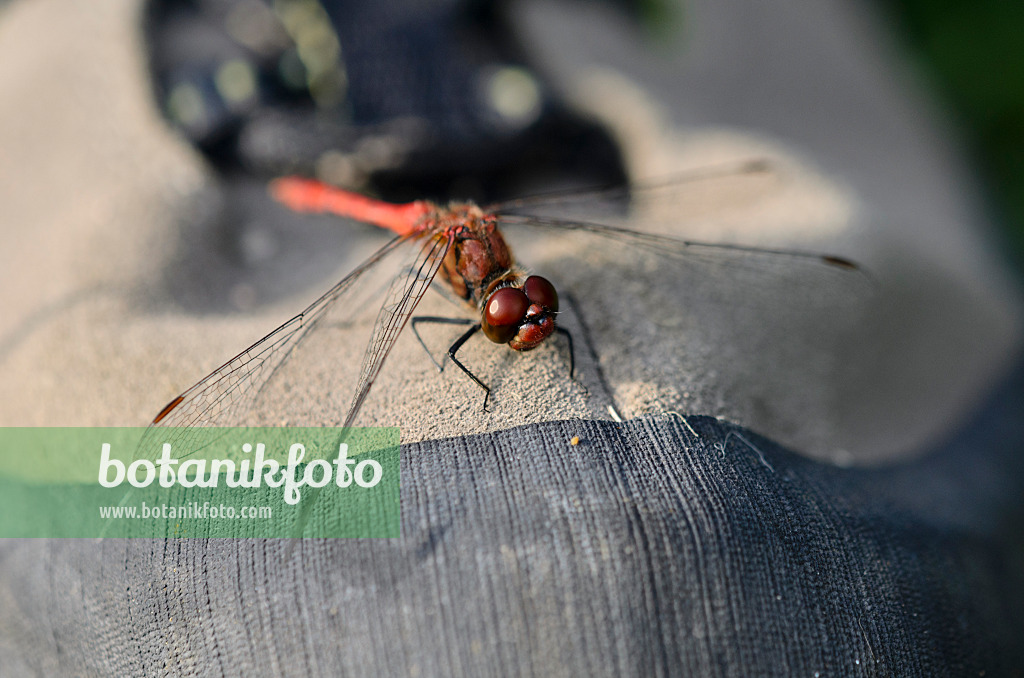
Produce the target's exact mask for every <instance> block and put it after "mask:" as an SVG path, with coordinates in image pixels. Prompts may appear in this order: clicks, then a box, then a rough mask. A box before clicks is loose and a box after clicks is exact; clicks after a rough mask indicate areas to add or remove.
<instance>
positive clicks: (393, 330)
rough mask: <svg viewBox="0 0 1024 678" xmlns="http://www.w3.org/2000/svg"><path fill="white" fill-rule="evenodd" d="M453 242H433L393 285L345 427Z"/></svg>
mask: <svg viewBox="0 0 1024 678" xmlns="http://www.w3.org/2000/svg"><path fill="white" fill-rule="evenodd" d="M452 242H453V236H452V235H451V234H450V233H449V234H444V235H435V236H434V237H432V238H430V239H429V240H428V241H427V242H426V243H425V244H424V246H423V247H421V248H419V249H418V250H417V254H416V258H415V260H414V261H413V262H412V264H411V265H408V266H406V267H404V268H403V273H402V274H401V275H399V276H398V277H396V278H395V279H394V280H393V281H392V283H391V286H390V287H389V288H388V292H387V296H386V298H385V301H384V305H383V306H381V309H380V312H379V313H378V314H377V320H376V322H375V323H374V327H373V336H372V338H371V339H370V345H369V348H368V349H367V351H366V355H365V356H364V357H363V364H362V368H361V369H360V374H359V383H358V386H357V387H356V394H355V396H354V397H353V399H352V405H351V406H350V407H349V411H348V414H347V415H346V417H345V422H344V424H343V426H350V425H351V424H352V422H353V421H354V420H355V417H356V414H357V413H358V412H359V408H360V407H361V406H362V404H363V401H364V400H365V399H366V395H367V394H368V393H369V392H370V388H371V387H372V386H373V382H374V380H375V379H376V378H377V375H378V374H379V373H380V370H381V367H383V366H384V360H385V359H386V358H387V356H388V354H389V353H390V352H391V349H392V347H394V345H395V341H396V340H397V339H398V335H399V333H400V332H401V331H402V328H404V327H405V325H406V323H407V322H409V318H411V317H412V314H413V311H415V310H416V306H417V304H419V302H420V299H422V298H423V295H424V294H426V291H427V288H429V287H430V283H431V282H432V281H433V279H434V276H435V275H437V271H438V269H440V268H441V264H442V263H443V262H444V258H445V255H446V254H447V253H448V250H449V248H450V247H451V245H452Z"/></svg>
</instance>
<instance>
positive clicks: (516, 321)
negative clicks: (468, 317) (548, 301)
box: [482, 287, 530, 344]
mask: <svg viewBox="0 0 1024 678" xmlns="http://www.w3.org/2000/svg"><path fill="white" fill-rule="evenodd" d="M529 308H530V299H529V298H528V297H527V296H526V294H525V293H524V292H523V291H522V290H520V289H517V288H515V287H503V288H501V289H500V290H497V291H496V292H495V293H494V294H492V295H491V298H490V299H488V300H487V306H486V307H485V308H484V317H483V323H482V327H483V330H484V334H486V335H487V338H488V339H490V340H491V341H493V342H496V343H498V344H507V343H508V342H510V341H512V338H513V337H515V336H516V333H517V332H518V331H519V325H520V323H522V321H523V318H524V317H525V316H526V311H527V310H528V309H529Z"/></svg>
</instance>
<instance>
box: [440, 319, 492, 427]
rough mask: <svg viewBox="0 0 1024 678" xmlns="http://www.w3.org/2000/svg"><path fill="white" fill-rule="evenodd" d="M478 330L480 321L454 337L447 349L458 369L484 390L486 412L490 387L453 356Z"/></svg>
mask: <svg viewBox="0 0 1024 678" xmlns="http://www.w3.org/2000/svg"><path fill="white" fill-rule="evenodd" d="M479 331H480V323H477V324H475V325H473V326H472V327H470V328H469V329H468V330H466V333H465V334H463V335H462V336H461V337H459V338H458V339H456V340H455V343H454V344H452V346H451V348H449V349H448V357H449V358H451V359H452V362H453V363H455V364H456V365H457V366H458V368H459V369H460V370H462V371H463V372H465V373H466V374H467V375H469V378H470V379H472V380H473V381H475V382H476V383H477V386H479V387H480V388H482V389H483V390H484V412H486V411H487V399H488V398H489V397H490V396H491V389H490V387H489V386H488V385H487V384H485V383H484V382H482V381H480V379H479V378H478V377H477V376H476V375H475V374H473V373H472V372H470V371H469V368H468V367H466V366H465V365H463V364H462V363H461V362H459V359H458V358H456V357H455V354H456V353H458V352H459V349H460V348H462V345H463V344H465V343H466V342H467V341H468V340H469V338H470V337H472V336H473V335H474V334H476V333H477V332H479Z"/></svg>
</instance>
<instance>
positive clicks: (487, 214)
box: [152, 161, 859, 426]
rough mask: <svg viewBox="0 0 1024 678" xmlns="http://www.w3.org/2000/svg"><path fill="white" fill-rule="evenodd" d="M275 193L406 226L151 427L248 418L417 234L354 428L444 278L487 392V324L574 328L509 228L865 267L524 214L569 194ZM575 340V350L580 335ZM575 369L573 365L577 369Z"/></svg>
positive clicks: (537, 335)
mask: <svg viewBox="0 0 1024 678" xmlns="http://www.w3.org/2000/svg"><path fill="white" fill-rule="evenodd" d="M767 171H770V168H769V167H768V165H767V164H766V163H765V162H763V161H754V162H748V163H742V164H740V165H731V166H729V167H727V168H719V169H711V170H703V171H700V172H696V173H693V174H691V175H685V176H682V177H676V178H675V179H673V180H671V181H669V182H665V183H663V184H659V185H652V186H650V187H648V189H649V190H654V191H658V190H661V188H662V187H663V186H666V185H667V186H678V185H680V184H683V183H690V182H695V181H701V180H706V179H709V178H713V177H716V176H724V175H733V176H734V175H742V174H756V173H762V172H767ZM648 189H636V188H633V189H622V188H615V189H607V190H602V191H594V192H590V193H587V194H579V193H577V194H575V196H574V197H575V198H576V199H577V202H583V203H585V202H587V201H590V200H595V199H598V198H600V199H611V198H613V197H615V196H622V195H629V194H632V193H635V192H637V191H638V190H639V191H643V190H648ZM270 192H271V195H272V196H273V197H274V198H275V199H277V200H278V201H279V202H282V203H284V204H285V205H287V206H288V207H290V208H291V209H293V210H297V211H300V212H314V213H329V214H335V215H339V216H343V217H348V218H351V219H355V220H358V221H362V222H365V223H368V224H372V225H375V226H378V227H381V228H385V229H388V230H390V231H392V232H393V233H395V234H396V235H395V237H394V238H393V239H392V240H390V241H389V242H388V243H387V244H385V245H384V246H383V247H381V248H380V249H378V250H377V251H376V252H375V253H374V254H373V255H371V256H370V257H369V258H368V259H367V260H366V261H364V262H363V263H362V264H360V265H359V266H358V267H357V268H355V270H353V271H352V272H351V273H349V274H348V275H346V276H345V277H344V278H342V279H341V280H340V281H339V282H338V283H337V284H335V285H334V287H332V288H331V289H329V290H327V292H325V293H324V294H323V295H322V296H321V297H320V298H319V299H317V300H316V301H314V302H313V303H312V304H310V305H309V306H308V307H307V308H306V309H305V310H303V311H302V312H301V313H299V314H298V315H296V316H295V317H293V318H291V319H290V320H288V321H287V322H285V323H284V324H283V325H281V326H280V327H278V328H277V329H275V330H274V331H272V332H270V333H269V334H268V335H266V336H265V337H263V338H262V339H260V340H259V341H257V342H256V343H255V344H253V345H252V346H250V347H249V348H247V349H245V350H244V351H242V352H241V353H239V354H238V355H237V356H235V357H234V358H232V359H231V360H229V361H227V362H226V363H224V364H223V365H221V366H220V367H219V368H217V369H216V370H214V371H213V372H212V373H211V374H209V375H208V376H206V377H205V378H203V379H202V380H200V381H199V382H198V383H196V384H195V385H194V386H192V387H191V388H189V389H188V390H186V391H185V392H184V393H182V394H181V395H179V396H178V397H176V398H174V399H173V400H172V401H171V402H170V403H168V404H167V405H166V406H165V407H164V408H163V409H162V410H161V411H160V412H159V414H157V415H156V417H155V418H154V419H153V422H152V425H155V426H157V425H158V426H209V425H225V424H228V423H237V422H239V421H240V418H241V416H242V415H243V414H244V412H245V410H246V407H247V405H249V404H251V402H252V401H253V400H254V399H255V398H256V396H257V394H258V393H259V392H260V390H261V389H262V388H263V387H264V386H265V385H266V384H267V383H268V382H269V380H270V379H271V377H273V376H274V374H275V373H276V372H277V371H278V369H279V368H280V367H281V366H282V365H283V364H284V363H285V362H286V361H287V359H288V358H289V356H290V355H291V353H292V351H293V350H294V349H295V348H296V347H297V346H298V345H299V344H300V343H301V342H302V341H303V340H304V339H305V338H306V337H307V336H309V334H310V332H312V330H313V329H314V328H316V327H317V325H318V323H320V322H321V321H322V319H323V318H324V317H325V315H326V314H327V312H328V311H329V310H330V309H335V310H344V309H345V308H346V307H347V306H348V305H350V304H354V303H355V302H354V294H353V290H354V285H355V283H356V282H357V281H358V280H360V278H362V277H364V276H365V274H366V273H367V272H368V271H371V270H372V269H374V268H375V267H376V266H377V264H379V263H380V262H381V261H382V260H384V259H385V258H388V257H389V255H391V254H392V253H394V252H395V251H396V250H398V249H399V248H401V247H402V246H403V245H406V244H408V243H412V242H418V243H420V246H419V247H418V248H415V247H414V248H412V249H413V254H414V259H412V260H411V263H410V264H409V265H406V266H405V267H403V268H402V271H401V272H400V273H399V274H398V275H397V276H396V277H394V278H393V279H392V281H391V283H390V286H389V288H388V290H387V293H386V299H385V301H384V303H383V305H382V306H381V308H380V311H379V313H378V315H377V319H376V322H375V324H374V328H373V332H372V337H371V339H370V341H369V346H368V348H367V349H366V351H365V354H364V355H363V358H362V366H361V370H360V374H359V377H358V382H357V385H356V388H355V393H354V395H353V397H352V401H351V405H350V406H349V408H348V412H347V414H346V415H345V418H344V420H343V422H342V425H343V426H349V425H351V424H352V423H353V421H354V420H355V418H356V415H357V414H358V413H359V410H360V407H361V406H362V404H363V402H364V400H365V398H366V396H367V394H368V393H369V391H370V389H371V387H372V386H373V383H374V380H375V379H376V377H377V375H378V374H379V372H380V370H381V368H382V366H383V365H384V361H385V359H386V358H387V357H388V354H389V353H390V351H391V349H392V347H393V346H394V344H395V341H396V340H397V338H398V335H399V333H400V332H401V331H402V329H403V328H404V327H405V326H406V324H408V323H409V321H410V319H412V320H413V325H414V329H415V323H416V321H417V319H416V318H413V313H414V311H415V309H416V306H417V304H418V303H419V302H420V300H421V299H422V297H423V295H424V294H425V293H426V291H427V289H428V288H429V286H430V285H431V283H432V281H433V280H434V279H435V278H436V277H438V276H440V278H441V280H443V281H444V283H445V284H446V286H447V287H448V289H449V290H450V291H451V293H453V294H454V296H456V297H458V298H459V299H461V300H462V301H463V302H465V303H466V304H467V305H468V306H469V307H470V308H472V310H473V311H474V313H476V314H477V317H478V318H479V322H477V323H475V324H473V325H472V327H470V329H469V330H468V331H467V332H466V333H465V334H463V335H462V337H460V339H459V340H458V341H457V342H456V343H455V344H454V345H453V346H452V347H451V349H450V350H449V357H450V358H451V359H452V361H453V362H454V363H455V364H456V365H457V366H458V367H460V368H461V369H462V370H463V371H464V372H465V373H466V374H467V375H469V376H470V377H471V378H472V379H473V380H474V381H475V382H476V383H477V384H478V385H479V386H481V387H482V388H483V389H484V391H485V392H486V393H487V394H489V389H488V387H487V386H486V385H485V384H484V383H483V381H481V380H480V379H479V378H478V377H476V376H475V375H473V374H472V373H471V372H470V371H469V370H468V369H467V368H466V367H465V366H464V365H463V364H462V363H461V362H460V361H459V360H458V359H457V358H456V355H455V354H456V352H457V351H458V349H459V348H460V347H461V346H462V344H463V343H464V342H465V341H467V340H468V339H469V338H470V337H471V336H472V335H474V334H475V333H476V332H478V331H482V332H483V334H484V335H485V336H486V337H487V338H488V339H490V340H491V341H493V342H495V343H499V344H507V345H508V346H509V347H510V348H512V349H513V350H516V351H527V350H530V349H532V348H534V347H536V346H538V345H539V344H541V343H542V342H543V341H544V340H545V339H546V338H547V337H549V336H551V335H552V334H553V333H554V332H556V331H559V332H562V333H563V334H566V335H567V336H568V333H567V332H565V331H564V330H562V328H559V327H557V326H556V318H557V313H558V309H559V301H558V293H557V292H556V290H555V287H554V285H553V284H552V283H551V282H549V281H548V280H547V279H546V278H542V277H540V276H536V275H529V274H527V273H526V272H525V271H524V270H523V269H520V268H519V267H517V266H516V265H515V262H514V259H513V257H512V254H511V251H510V249H509V247H508V245H507V243H506V241H505V238H504V236H503V235H502V232H501V230H500V228H499V225H500V226H504V225H507V224H526V225H531V226H541V227H545V228H547V229H549V230H554V231H561V232H586V233H589V234H593V235H596V236H598V237H602V238H605V239H607V240H610V241H615V242H618V243H621V244H625V245H629V246H632V247H639V248H642V249H644V250H646V251H648V252H653V253H654V254H656V255H658V256H662V257H670V258H678V259H682V260H684V261H687V262H700V261H701V260H710V261H713V262H718V263H721V262H722V261H728V262H731V263H735V262H744V261H745V262H748V263H749V262H751V261H758V260H767V261H769V262H772V263H771V265H770V266H769V267H768V268H770V269H773V270H784V269H787V268H790V267H792V266H794V265H796V266H798V267H800V266H803V267H810V268H814V269H819V270H822V271H827V272H829V273H830V274H839V275H847V274H849V273H850V272H853V273H857V272H859V268H858V267H857V265H856V264H854V263H853V262H851V261H849V260H847V259H844V258H841V257H836V256H831V255H824V254H817V253H812V252H804V251H797V250H781V249H768V248H760V247H747V246H740V245H732V244H723V243H710V242H700V241H693V240H682V239H678V238H673V237H669V236H662V235H654V234H649V233H641V232H638V231H633V230H630V229H627V228H623V227H618V226H612V225H603V224H597V223H591V222H581V221H576V220H571V219H565V218H554V217H548V216H538V215H536V214H532V215H531V214H522V213H521V212H524V211H526V212H528V211H530V209H531V208H533V209H534V211H536V210H537V209H541V208H543V207H545V206H548V207H550V206H551V205H558V204H560V203H561V202H562V201H563V200H564V198H565V196H564V195H551V196H539V197H537V198H527V199H520V200H512V201H508V202H504V203H499V204H496V205H491V206H488V207H484V208H481V207H478V206H477V205H475V204H473V203H469V202H453V203H450V204H448V205H438V204H435V203H432V202H428V201H416V202H411V203H407V204H391V203H386V202H382V201H379V200H375V199H372V198H368V197H365V196H362V195H359V194H356V193H351V192H348V191H344V190H341V189H339V188H335V187H332V186H329V185H326V184H323V183H320V182H318V181H314V180H310V179H304V178H298V177H286V178H282V179H277V180H275V181H273V182H272V183H271V185H270ZM581 196H582V197H581ZM424 320H434V321H437V320H439V319H437V318H424ZM469 322H472V321H469ZM469 322H467V323H466V324H469ZM417 336H418V335H417ZM569 339H570V351H571V350H572V347H571V336H569ZM421 343H422V342H421ZM439 367H440V365H439ZM571 370H572V368H571V367H570V373H571ZM486 403H487V395H485V399H484V407H485V408H486Z"/></svg>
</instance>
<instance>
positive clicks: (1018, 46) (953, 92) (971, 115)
mask: <svg viewBox="0 0 1024 678" xmlns="http://www.w3.org/2000/svg"><path fill="white" fill-rule="evenodd" d="M879 8H880V9H881V11H882V13H883V15H885V16H886V17H887V18H889V19H890V20H891V25H892V27H893V32H894V35H895V37H896V39H897V42H898V44H899V45H900V46H902V48H903V53H904V55H905V57H906V59H907V60H908V62H909V63H910V64H911V65H912V66H913V67H914V68H915V70H916V71H917V73H918V75H919V76H920V77H921V78H922V79H923V80H924V81H925V83H926V84H927V85H928V86H929V87H930V88H931V90H932V91H933V93H934V94H935V95H936V96H937V98H938V100H939V103H940V104H942V105H944V106H945V108H946V109H947V111H948V112H949V114H950V115H951V117H952V119H953V121H954V122H955V123H957V124H958V131H959V133H960V134H961V135H962V136H963V137H964V139H965V141H966V143H967V146H968V149H969V151H970V153H971V154H972V160H973V161H974V165H975V168H976V169H977V171H978V173H979V174H980V175H981V177H982V178H983V180H984V181H985V184H986V186H987V188H988V192H989V197H990V205H991V207H992V213H993V217H994V220H995V221H996V223H997V224H998V225H999V226H1000V230H999V234H1000V237H1001V238H1002V239H1003V241H1004V244H1005V245H1006V247H1005V248H1004V249H1006V250H1007V254H1008V256H1009V257H1010V258H1012V260H1013V263H1014V264H1015V265H1016V267H1017V271H1018V272H1021V271H1024V2H1021V0H975V1H974V2H962V0H956V1H954V0H883V1H880V2H879Z"/></svg>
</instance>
